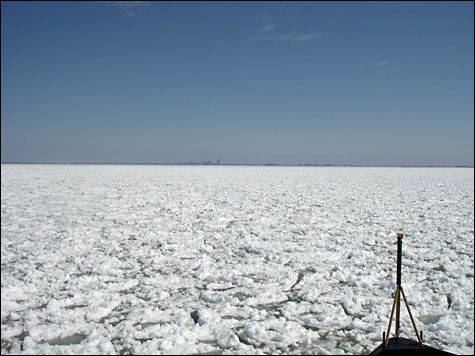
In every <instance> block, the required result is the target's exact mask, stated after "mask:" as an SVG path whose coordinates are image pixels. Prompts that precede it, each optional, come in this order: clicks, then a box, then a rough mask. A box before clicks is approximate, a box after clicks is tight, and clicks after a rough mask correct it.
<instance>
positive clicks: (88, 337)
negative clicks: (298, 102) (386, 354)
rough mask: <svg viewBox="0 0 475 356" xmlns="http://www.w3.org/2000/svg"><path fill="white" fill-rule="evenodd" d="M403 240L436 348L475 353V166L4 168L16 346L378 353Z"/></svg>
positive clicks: (4, 300)
mask: <svg viewBox="0 0 475 356" xmlns="http://www.w3.org/2000/svg"><path fill="white" fill-rule="evenodd" d="M396 232H403V233H405V234H406V235H407V236H406V237H405V238H404V240H403V272H402V284H403V287H404V290H405V293H406V296H407V298H408V300H409V304H410V307H411V311H412V313H413V314H414V316H415V318H416V323H417V326H418V328H419V329H421V330H423V332H424V341H425V343H426V344H428V345H431V346H434V347H438V348H442V349H444V350H446V351H450V352H454V353H462V354H473V353H474V306H473V305H474V284H473V276H474V250H473V248H474V246H473V241H474V170H473V169H468V168H460V169H457V168H344V167H329V168H327V167H325V168H323V167H244V166H199V167H197V166H98V165H69V166H68V165H4V164H2V170H1V353H2V354H10V353H11V354H96V353H97V354H129V353H130V354H193V353H201V354H206V353H209V354H213V353H215V354H219V353H221V354H269V353H273V354H279V353H291V354H292V353H295V354H302V353H307V354H308V353H310V354H329V353H331V354H344V353H346V354H358V353H367V352H370V351H372V350H373V349H374V348H375V347H377V346H378V345H379V344H380V342H381V338H382V332H383V331H384V330H386V328H387V325H388V321H389V314H390V311H391V305H392V295H393V293H394V291H395V289H396V286H395V277H396V276H395V269H396V237H395V236H396ZM401 308H402V310H401V318H402V320H401V324H402V328H401V330H402V336H406V337H410V338H415V335H414V332H413V330H412V326H411V323H410V319H409V316H408V315H407V312H406V311H405V307H404V306H401ZM393 330H394V327H393Z"/></svg>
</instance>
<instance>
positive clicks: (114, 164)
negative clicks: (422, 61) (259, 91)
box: [1, 162, 474, 168]
mask: <svg viewBox="0 0 475 356" xmlns="http://www.w3.org/2000/svg"><path fill="white" fill-rule="evenodd" d="M1 164H31V165H35V164H37V165H41V164H44V165H47V164H48V165H97V166H101V165H108V166H248V167H375V168H377V167H381V168H474V166H468V165H458V166H435V165H426V166H422V165H369V164H368V165H366V164H361V165H359V164H330V163H328V164H279V163H220V164H215V163H194V162H190V163H104V162H101V163H92V162H61V163H52V162H1Z"/></svg>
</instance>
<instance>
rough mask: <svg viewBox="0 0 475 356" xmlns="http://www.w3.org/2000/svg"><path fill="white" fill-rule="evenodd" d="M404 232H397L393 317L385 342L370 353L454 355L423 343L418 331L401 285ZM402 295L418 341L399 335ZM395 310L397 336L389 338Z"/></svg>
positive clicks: (384, 336) (385, 333)
mask: <svg viewBox="0 0 475 356" xmlns="http://www.w3.org/2000/svg"><path fill="white" fill-rule="evenodd" d="M403 237H404V235H403V234H397V275H396V293H395V295H394V301H393V306H392V309H391V317H390V318H389V325H388V329H387V332H383V342H382V343H381V345H379V346H378V347H377V348H376V349H375V350H374V351H373V352H371V353H370V355H453V354H451V353H449V352H446V351H442V350H439V349H435V348H433V347H430V346H427V345H424V344H423V343H422V331H421V332H420V333H419V332H418V331H417V327H416V323H415V322H414V318H413V317H412V313H411V309H410V308H409V303H408V302H407V298H406V294H405V293H404V289H403V288H402V285H401V265H402V238H403ZM401 295H402V297H403V299H404V303H405V305H406V308H407V311H408V313H409V317H410V318H411V322H412V326H413V327H414V331H415V333H416V337H417V341H414V340H410V339H406V338H403V337H399V333H400V327H401V324H400V311H401V308H400V305H401V303H400V302H401ZM394 311H396V332H395V334H396V335H395V337H392V338H389V335H390V332H391V324H392V322H393V316H394Z"/></svg>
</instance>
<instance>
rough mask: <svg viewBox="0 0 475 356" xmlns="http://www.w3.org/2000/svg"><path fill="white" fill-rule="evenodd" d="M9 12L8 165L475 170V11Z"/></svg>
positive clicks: (353, 7) (213, 8)
mask: <svg viewBox="0 0 475 356" xmlns="http://www.w3.org/2000/svg"><path fill="white" fill-rule="evenodd" d="M1 7H2V8H1V10H2V12H1V40H2V41H1V74H2V75H1V101H2V102H1V104H2V105H1V159H2V162H53V163H58V162H91V163H93V162H94V163H98V162H115V163H120V162H131V163H140V162H161V163H173V162H189V161H196V162H201V161H205V160H210V161H216V159H217V158H220V159H221V162H224V163H280V164H299V163H312V164H326V163H332V164H355V165H470V166H473V162H474V148H473V146H474V101H473V96H474V48H473V47H474V38H473V36H474V22H473V16H474V15H473V14H474V4H473V2H366V3H364V2H361V3H359V2H343V3H339V2H189V3H186V2H185V3H180V2H127V1H122V2H101V1H98V2H2V3H1Z"/></svg>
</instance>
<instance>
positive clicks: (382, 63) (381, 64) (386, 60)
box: [377, 59, 391, 67]
mask: <svg viewBox="0 0 475 356" xmlns="http://www.w3.org/2000/svg"><path fill="white" fill-rule="evenodd" d="M389 62H391V61H390V60H389V59H385V60H384V61H381V62H379V63H378V64H377V66H378V67H384V66H385V65H386V64H389Z"/></svg>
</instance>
